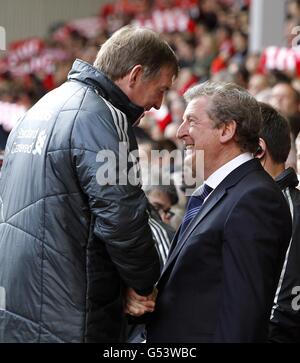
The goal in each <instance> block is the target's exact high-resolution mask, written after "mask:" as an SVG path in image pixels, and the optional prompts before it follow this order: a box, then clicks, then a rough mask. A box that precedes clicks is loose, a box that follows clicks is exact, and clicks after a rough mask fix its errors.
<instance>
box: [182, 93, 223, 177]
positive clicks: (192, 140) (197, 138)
mask: <svg viewBox="0 0 300 363" xmlns="http://www.w3.org/2000/svg"><path fill="white" fill-rule="evenodd" d="M208 103H209V98H208V97H204V96H201V97H198V98H195V99H193V100H192V101H191V102H189V104H188V105H187V108H186V110H185V112H184V115H183V122H182V124H181V125H180V127H179V129H178V131H177V137H178V138H179V139H180V140H182V141H183V143H184V145H185V148H186V150H187V157H186V160H185V162H186V163H188V164H192V169H193V171H194V173H195V171H196V168H198V166H199V165H198V164H199V162H201V161H202V160H201V157H199V156H200V155H198V156H197V151H203V152H204V176H205V178H207V177H208V175H207V172H208V171H210V170H211V167H212V165H213V163H214V159H215V158H216V156H217V155H218V152H219V150H220V142H219V129H218V128H217V127H216V126H215V124H214V122H213V121H212V120H211V119H210V118H209V116H208V114H207V112H206V107H207V105H208ZM198 170H199V169H198Z"/></svg>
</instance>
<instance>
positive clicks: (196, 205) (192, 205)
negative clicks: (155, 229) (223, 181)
mask: <svg viewBox="0 0 300 363" xmlns="http://www.w3.org/2000/svg"><path fill="white" fill-rule="evenodd" d="M212 190H213V188H211V187H210V186H209V185H207V184H203V185H202V187H201V192H200V194H198V195H192V196H191V197H190V200H189V203H188V206H187V209H186V211H185V215H184V217H183V221H182V224H181V228H180V234H179V238H180V237H181V236H182V234H183V232H184V231H185V229H186V227H187V226H188V225H189V223H190V222H191V220H192V219H193V218H194V217H195V215H196V214H197V213H198V212H199V211H200V209H201V206H202V204H203V202H204V199H205V198H206V197H207V196H208V195H209V193H210V192H211V191H212Z"/></svg>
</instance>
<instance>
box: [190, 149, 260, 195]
mask: <svg viewBox="0 0 300 363" xmlns="http://www.w3.org/2000/svg"><path fill="white" fill-rule="evenodd" d="M251 159H253V155H252V154H251V153H249V152H246V153H243V154H240V155H239V156H237V157H236V158H234V159H232V160H230V161H228V163H226V164H224V165H222V166H221V167H220V168H219V169H217V170H216V171H215V172H213V173H212V174H211V175H210V176H209V177H208V179H207V180H206V181H205V184H207V185H208V186H210V187H211V188H213V189H216V187H217V186H218V185H219V184H220V183H221V182H222V181H223V180H224V179H225V178H226V177H227V175H229V174H230V173H231V172H232V171H233V170H234V169H236V168H238V167H239V166H240V165H242V164H244V163H246V162H247V161H249V160H251ZM200 188H201V186H200V187H199V188H197V189H196V190H195V191H194V193H193V194H192V195H194V196H196V195H198V194H199V193H200V192H201V190H200ZM209 195H210V194H209ZM209 195H208V196H207V197H206V198H205V200H204V202H205V201H206V199H207V198H208V197H209Z"/></svg>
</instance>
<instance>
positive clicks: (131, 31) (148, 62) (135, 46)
mask: <svg viewBox="0 0 300 363" xmlns="http://www.w3.org/2000/svg"><path fill="white" fill-rule="evenodd" d="M138 64H140V65H142V67H143V77H144V79H146V78H147V79H150V78H154V77H155V76H157V75H158V73H159V71H160V69H161V68H162V67H164V66H166V67H170V68H171V69H172V71H173V74H174V76H175V77H177V75H178V61H177V58H176V55H175V53H174V51H173V50H172V48H171V47H170V46H169V44H168V43H167V42H166V41H165V40H164V39H163V38H162V37H161V36H160V35H159V34H158V33H156V32H154V31H152V30H150V29H147V28H142V27H135V26H132V25H127V26H124V27H123V28H121V29H119V30H117V31H116V32H115V33H114V34H113V35H112V36H111V37H110V38H109V39H108V40H107V41H106V42H105V43H104V44H102V46H101V48H100V50H99V52H98V54H97V57H96V60H95V62H94V67H95V68H97V69H99V70H100V71H102V72H103V73H105V74H106V75H107V76H108V77H109V78H110V79H112V80H113V81H115V80H118V79H122V78H123V77H125V76H126V75H127V74H128V73H129V72H130V71H131V70H132V69H133V67H134V66H136V65H138Z"/></svg>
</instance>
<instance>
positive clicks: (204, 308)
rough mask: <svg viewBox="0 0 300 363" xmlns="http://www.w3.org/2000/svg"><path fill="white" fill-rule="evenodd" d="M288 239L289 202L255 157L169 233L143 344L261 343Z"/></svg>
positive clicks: (226, 179)
mask: <svg viewBox="0 0 300 363" xmlns="http://www.w3.org/2000/svg"><path fill="white" fill-rule="evenodd" d="M290 236H291V218H290V212H289V209H288V205H287V203H286V201H285V199H284V197H283V195H282V193H281V191H280V189H279V188H278V187H277V186H276V184H275V183H274V181H273V180H272V178H271V177H270V176H269V175H268V174H267V173H266V172H265V171H264V170H263V168H262V167H261V165H260V163H259V161H258V160H256V159H254V160H250V161H248V162H246V163H244V164H242V165H241V166H240V167H238V168H237V169H235V170H234V171H233V172H231V173H230V174H229V175H228V176H227V177H226V178H225V179H224V180H223V181H222V182H221V184H219V186H218V187H217V188H216V189H215V190H214V191H213V192H212V193H211V195H210V196H209V197H208V199H207V200H206V202H205V204H204V205H203V207H202V209H201V211H200V212H199V213H198V215H197V216H196V217H195V218H194V220H192V222H191V223H190V225H189V226H188V227H187V229H186V231H185V233H184V237H183V238H182V239H181V240H178V241H177V238H178V232H177V234H176V236H175V238H174V242H173V245H172V250H171V253H170V255H169V259H168V261H167V263H166V265H165V268H164V271H163V273H162V276H161V278H160V280H159V282H158V286H157V287H158V290H159V294H158V299H157V305H156V311H155V312H154V313H153V315H152V318H151V321H150V323H149V325H148V333H147V342H149V343H152V342H193V343H197V342H262V341H265V340H266V339H267V328H268V322H269V317H270V312H271V307H272V302H273V298H274V294H275V291H276V287H277V283H278V278H279V274H280V271H281V267H282V264H283V260H284V255H285V251H286V249H287V247H288V244H289V240H290Z"/></svg>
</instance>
